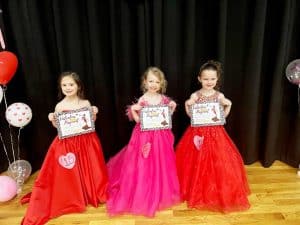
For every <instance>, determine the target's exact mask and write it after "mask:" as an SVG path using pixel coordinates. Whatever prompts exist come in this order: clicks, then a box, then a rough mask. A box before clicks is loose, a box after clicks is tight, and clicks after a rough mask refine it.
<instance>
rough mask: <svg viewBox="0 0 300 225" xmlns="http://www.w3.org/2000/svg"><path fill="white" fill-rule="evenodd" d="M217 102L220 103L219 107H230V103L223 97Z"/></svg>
mask: <svg viewBox="0 0 300 225" xmlns="http://www.w3.org/2000/svg"><path fill="white" fill-rule="evenodd" d="M219 102H220V103H221V105H223V106H231V104H232V103H231V101H230V100H229V99H227V98H225V97H222V98H220V99H219Z"/></svg>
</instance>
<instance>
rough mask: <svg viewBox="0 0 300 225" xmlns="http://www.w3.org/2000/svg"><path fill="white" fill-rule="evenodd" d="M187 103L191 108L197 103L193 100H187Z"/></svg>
mask: <svg viewBox="0 0 300 225" xmlns="http://www.w3.org/2000/svg"><path fill="white" fill-rule="evenodd" d="M185 103H186V105H187V106H191V105H194V104H195V103H196V101H195V100H194V99H191V98H190V99H189V100H187V101H186V102H185Z"/></svg>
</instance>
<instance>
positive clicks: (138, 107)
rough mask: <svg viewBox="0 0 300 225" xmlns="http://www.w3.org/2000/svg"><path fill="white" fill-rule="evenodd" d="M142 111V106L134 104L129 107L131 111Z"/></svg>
mask: <svg viewBox="0 0 300 225" xmlns="http://www.w3.org/2000/svg"><path fill="white" fill-rule="evenodd" d="M141 109H142V106H141V105H139V104H134V105H132V106H131V111H139V110H141Z"/></svg>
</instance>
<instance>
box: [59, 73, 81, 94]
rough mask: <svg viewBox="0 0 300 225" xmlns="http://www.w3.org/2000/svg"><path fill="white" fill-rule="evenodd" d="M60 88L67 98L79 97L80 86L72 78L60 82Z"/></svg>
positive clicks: (67, 77)
mask: <svg viewBox="0 0 300 225" xmlns="http://www.w3.org/2000/svg"><path fill="white" fill-rule="evenodd" d="M60 87H61V90H62V93H63V94H64V95H65V96H67V97H72V96H77V91H78V85H77V83H76V82H75V80H74V79H73V78H72V77H71V76H65V77H63V78H62V79H61V82H60Z"/></svg>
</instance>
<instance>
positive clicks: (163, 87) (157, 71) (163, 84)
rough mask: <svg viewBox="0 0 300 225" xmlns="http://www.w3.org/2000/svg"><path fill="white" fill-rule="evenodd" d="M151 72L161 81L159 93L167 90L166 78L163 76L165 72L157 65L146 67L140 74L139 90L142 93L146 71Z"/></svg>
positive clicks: (144, 89)
mask: <svg viewBox="0 0 300 225" xmlns="http://www.w3.org/2000/svg"><path fill="white" fill-rule="evenodd" d="M149 72H152V73H153V74H154V75H155V76H156V77H157V78H158V79H159V81H160V82H161V85H160V90H159V93H161V94H164V93H166V90H167V84H168V82H167V80H166V78H165V74H164V73H163V72H162V71H161V70H160V69H159V68H158V67H148V68H147V69H146V71H145V72H144V73H143V75H142V76H141V90H142V92H143V93H145V92H146V91H147V90H146V87H145V80H146V79H147V76H148V73H149Z"/></svg>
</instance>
